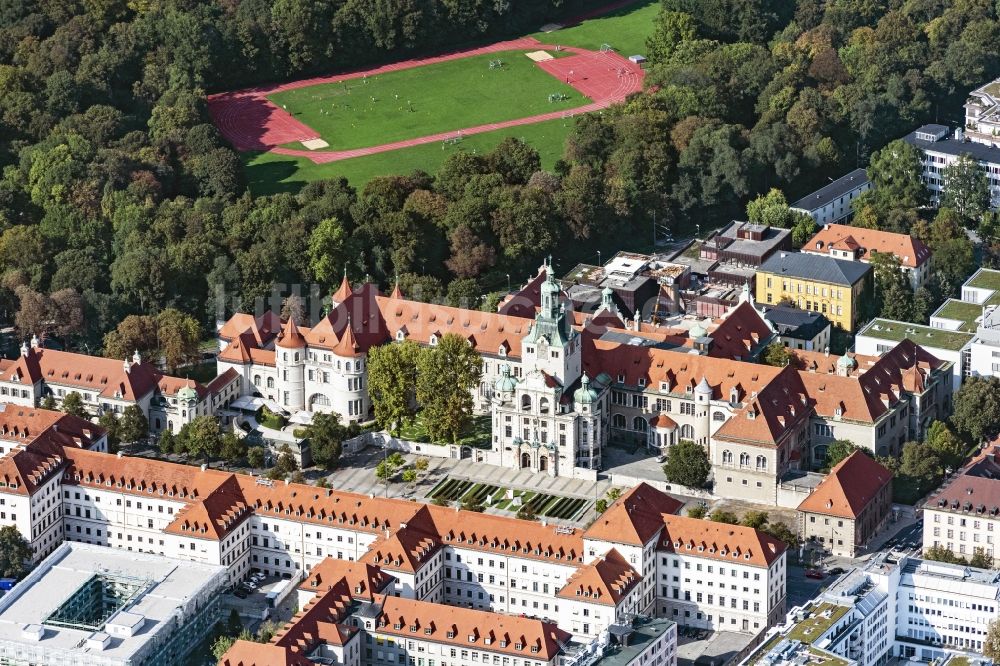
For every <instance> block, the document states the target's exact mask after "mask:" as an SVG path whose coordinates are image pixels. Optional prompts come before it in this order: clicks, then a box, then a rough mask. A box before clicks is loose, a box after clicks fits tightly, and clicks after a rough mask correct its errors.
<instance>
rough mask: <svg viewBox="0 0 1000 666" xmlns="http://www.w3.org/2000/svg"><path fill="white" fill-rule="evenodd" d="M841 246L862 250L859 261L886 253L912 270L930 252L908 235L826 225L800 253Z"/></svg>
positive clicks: (921, 243) (923, 260)
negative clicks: (879, 253)
mask: <svg viewBox="0 0 1000 666" xmlns="http://www.w3.org/2000/svg"><path fill="white" fill-rule="evenodd" d="M831 245H834V246H836V247H837V249H841V247H840V246H843V247H844V248H846V249H849V250H856V249H858V248H860V249H861V251H862V252H861V256H860V257H859V259H862V260H864V261H867V260H869V259H871V253H872V252H873V251H874V252H888V253H891V254H894V255H896V256H897V257H899V260H900V263H901V264H902V265H903V266H907V267H909V268H915V267H917V266H920V265H921V264H923V263H924V262H926V261H927V260H928V259H930V257H931V251H930V249H929V248H928V247H927V246H926V245H924V244H923V242H922V241H920V240H919V239H917V238H914V237H913V236H909V235H907V234H896V233H892V232H889V231H881V230H877V229H865V228H863V227H850V226H846V225H843V224H829V225H827V226H825V227H824V228H823V229H821V230H820V231H819V232H818V233H817V234H816V235H815V236H813V237H812V238H811V239H809V241H808V242H807V243H806V244H805V245H803V246H802V251H803V252H820V253H823V254H827V250H828V248H829V247H830V246H831Z"/></svg>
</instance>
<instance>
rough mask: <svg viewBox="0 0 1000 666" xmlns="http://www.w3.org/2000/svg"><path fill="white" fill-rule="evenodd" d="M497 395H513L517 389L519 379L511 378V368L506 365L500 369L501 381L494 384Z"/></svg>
mask: <svg viewBox="0 0 1000 666" xmlns="http://www.w3.org/2000/svg"><path fill="white" fill-rule="evenodd" d="M494 387H495V388H496V391H497V393H513V392H514V389H516V388H517V379H515V378H514V377H512V376H511V374H510V366H509V365H507V364H506V363H505V364H504V366H503V367H502V368H501V369H500V379H498V380H497V381H496V383H495V384H494Z"/></svg>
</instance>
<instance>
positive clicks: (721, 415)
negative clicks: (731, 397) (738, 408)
mask: <svg viewBox="0 0 1000 666" xmlns="http://www.w3.org/2000/svg"><path fill="white" fill-rule="evenodd" d="M712 420H713V421H725V420H726V413H725V412H713V413H712Z"/></svg>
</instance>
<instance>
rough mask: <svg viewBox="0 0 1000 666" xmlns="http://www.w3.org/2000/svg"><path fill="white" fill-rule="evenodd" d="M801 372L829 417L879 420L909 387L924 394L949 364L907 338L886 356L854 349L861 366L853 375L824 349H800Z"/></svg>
mask: <svg viewBox="0 0 1000 666" xmlns="http://www.w3.org/2000/svg"><path fill="white" fill-rule="evenodd" d="M794 355H795V358H796V359H797V365H798V366H799V368H801V369H800V370H799V378H800V379H801V381H802V383H803V384H805V386H806V390H807V391H808V393H809V397H810V398H811V399H812V400H813V402H814V407H815V409H816V413H817V414H818V415H820V416H824V417H833V416H836V412H837V410H838V409H840V410H841V413H840V416H841V417H842V418H845V419H850V420H854V421H860V422H864V423H874V422H875V421H877V420H878V419H879V418H880V417H881V416H882V415H883V414H885V413H886V412H887V411H888V410H889V409H890V408H891V407H892V406H893V405H895V404H896V403H897V402H898V401H899V400H900V397H901V396H902V395H903V394H904V393H910V394H920V393H923V391H924V390H925V386H926V382H927V380H928V379H929V378H930V377H931V376H932V375H933V373H934V372H935V371H937V370H940V369H942V368H943V366H945V365H947V362H946V361H941V360H939V359H938V358H937V357H935V356H934V355H933V354H931V353H930V352H928V351H927V350H925V349H924V348H923V347H921V346H920V345H918V344H916V343H914V342H913V341H912V340H909V339H906V340H903V341H901V342H899V343H898V344H897V345H896V346H895V347H893V348H892V349H890V350H889V351H887V352H885V353H884V354H882V355H881V356H878V357H874V356H862V355H858V354H855V355H852V356H849V358H852V359H854V361H855V362H856V363H857V367H856V368H855V369H852V370H850V371H849V374H848V375H847V376H841V375H840V374H837V371H838V369H837V358H836V357H834V356H827V355H825V354H821V353H818V352H801V351H795V352H794Z"/></svg>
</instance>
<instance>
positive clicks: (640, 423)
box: [632, 416, 649, 432]
mask: <svg viewBox="0 0 1000 666" xmlns="http://www.w3.org/2000/svg"><path fill="white" fill-rule="evenodd" d="M648 427H649V421H647V420H646V419H644V418H643V417H641V416H637V417H635V418H634V419H632V430H638V431H639V432H646V428H648Z"/></svg>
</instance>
